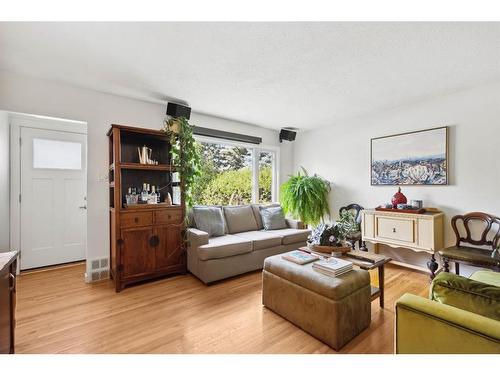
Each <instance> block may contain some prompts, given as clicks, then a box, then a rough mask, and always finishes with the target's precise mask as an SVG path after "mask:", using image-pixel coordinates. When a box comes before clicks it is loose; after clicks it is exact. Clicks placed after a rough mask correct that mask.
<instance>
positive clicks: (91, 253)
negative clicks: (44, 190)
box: [0, 71, 291, 259]
mask: <svg viewBox="0 0 500 375" xmlns="http://www.w3.org/2000/svg"><path fill="white" fill-rule="evenodd" d="M186 99H188V100H189V98H186ZM0 109H2V110H6V111H13V112H22V113H28V114H36V115H44V116H51V117H59V118H65V119H71V120H79V121H85V122H87V124H88V182H87V185H88V187H87V189H88V190H87V196H88V219H87V220H88V226H87V227H88V258H89V259H92V258H98V257H103V256H106V255H108V254H109V229H108V226H109V222H108V217H109V216H108V215H109V213H108V200H109V197H108V183H107V181H105V180H103V177H104V176H107V171H108V160H107V159H108V138H107V137H106V132H107V131H108V129H109V126H110V124H113V123H114V124H126V125H133V126H140V127H145V128H152V129H160V128H161V127H162V125H163V119H164V117H165V110H166V105H164V104H163V105H162V104H154V103H148V102H144V101H139V100H133V99H128V98H124V97H119V96H115V95H109V94H104V93H100V92H96V91H92V90H87V89H82V88H78V87H75V86H70V85H66V84H61V83H57V82H53V81H47V80H41V79H37V78H33V77H28V76H23V75H17V74H13V73H8V72H5V71H0ZM192 122H193V123H194V124H196V125H199V126H203V127H211V128H216V129H220V130H226V131H231V132H236V133H245V134H249V135H255V136H260V137H262V138H263V143H265V144H269V145H279V143H278V134H277V132H276V131H273V130H269V129H263V128H259V127H256V126H252V125H250V124H244V123H239V122H236V121H230V120H224V119H220V118H216V117H211V116H207V115H201V114H197V113H193V114H192ZM7 139H8V137H7ZM287 152H290V148H289V147H288V149H287ZM285 156H286V152H285ZM281 160H282V165H283V166H281V168H280V169H281V170H282V171H285V173H289V171H290V170H291V158H290V157H289V156H288V157H285V158H281Z"/></svg>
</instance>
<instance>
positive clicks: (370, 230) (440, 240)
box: [361, 210, 444, 278]
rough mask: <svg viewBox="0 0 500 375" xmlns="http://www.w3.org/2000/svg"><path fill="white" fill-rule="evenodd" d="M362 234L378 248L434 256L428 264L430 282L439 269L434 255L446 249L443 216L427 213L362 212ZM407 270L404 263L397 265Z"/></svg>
mask: <svg viewBox="0 0 500 375" xmlns="http://www.w3.org/2000/svg"><path fill="white" fill-rule="evenodd" d="M361 215H362V223H361V232H362V237H363V241H367V242H371V243H373V244H375V252H378V245H379V244H383V245H387V246H391V247H402V248H406V249H410V250H413V251H417V252H421V251H423V252H426V253H429V254H431V259H430V261H429V262H427V267H428V268H429V271H430V275H431V278H434V276H435V274H436V271H437V269H438V263H437V262H436V258H435V252H436V251H438V250H440V249H442V248H443V247H444V234H443V226H444V214H443V213H442V212H426V213H423V214H413V213H401V212H389V211H376V210H363V211H362V214H361ZM393 263H397V264H401V265H403V266H406V265H407V264H405V263H401V262H394V261H393Z"/></svg>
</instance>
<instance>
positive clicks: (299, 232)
mask: <svg viewBox="0 0 500 375" xmlns="http://www.w3.org/2000/svg"><path fill="white" fill-rule="evenodd" d="M266 233H269V234H273V235H275V236H280V237H281V238H282V241H281V243H282V244H283V245H289V244H292V243H297V242H303V243H304V245H305V243H306V241H307V237H308V236H309V235H310V234H311V230H310V229H292V228H287V229H276V230H268V231H266Z"/></svg>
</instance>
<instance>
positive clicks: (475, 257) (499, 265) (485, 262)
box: [439, 212, 500, 275]
mask: <svg viewBox="0 0 500 375" xmlns="http://www.w3.org/2000/svg"><path fill="white" fill-rule="evenodd" d="M458 222H462V223H463V227H464V229H465V236H462V234H464V233H462V234H460V231H459V229H458V225H457V223H458ZM474 222H476V223H478V224H480V227H482V231H481V236H480V237H479V239H477V238H478V237H475V238H476V239H474V238H473V237H474V236H473V235H472V234H471V229H472V228H471V225H472V223H474ZM451 226H452V228H453V231H454V232H455V237H456V244H455V246H451V247H447V248H445V249H443V250H440V251H439V254H440V255H441V258H442V260H443V268H444V271H445V272H450V266H449V262H454V263H455V273H456V274H457V275H459V274H460V263H463V264H468V265H471V266H477V267H485V268H489V269H493V270H494V271H497V272H498V271H500V255H499V254H498V250H497V249H498V247H499V246H500V218H499V217H497V216H493V215H489V214H486V213H484V212H470V213H467V214H465V215H456V216H453V218H452V219H451ZM462 232H463V230H462ZM463 243H465V244H468V245H474V246H467V245H463ZM478 246H482V248H481V247H478Z"/></svg>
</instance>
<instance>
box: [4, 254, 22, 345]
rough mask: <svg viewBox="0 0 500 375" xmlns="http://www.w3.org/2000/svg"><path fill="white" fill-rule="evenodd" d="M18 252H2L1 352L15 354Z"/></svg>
mask: <svg viewBox="0 0 500 375" xmlns="http://www.w3.org/2000/svg"><path fill="white" fill-rule="evenodd" d="M17 254H18V253H17V251H11V252H8V253H0V354H14V330H15V326H16V316H15V312H16V271H17Z"/></svg>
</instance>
